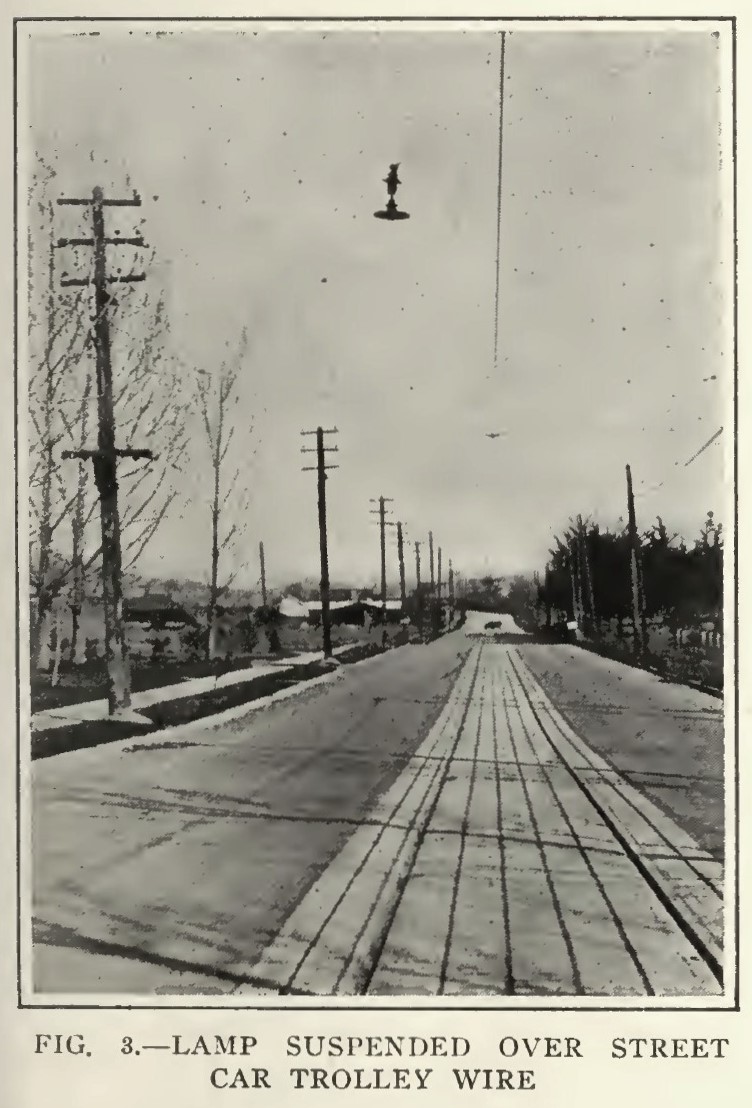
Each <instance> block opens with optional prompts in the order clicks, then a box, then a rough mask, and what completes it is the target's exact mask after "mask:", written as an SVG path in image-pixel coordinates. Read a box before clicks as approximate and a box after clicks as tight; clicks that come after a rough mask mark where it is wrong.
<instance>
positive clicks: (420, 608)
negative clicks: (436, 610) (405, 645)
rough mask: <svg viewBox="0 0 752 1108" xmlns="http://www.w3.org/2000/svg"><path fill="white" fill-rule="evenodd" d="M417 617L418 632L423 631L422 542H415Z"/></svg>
mask: <svg viewBox="0 0 752 1108" xmlns="http://www.w3.org/2000/svg"><path fill="white" fill-rule="evenodd" d="M415 617H416V619H417V621H418V632H419V633H420V634H422V632H423V597H422V595H421V591H420V543H419V542H417V541H416V543H415Z"/></svg>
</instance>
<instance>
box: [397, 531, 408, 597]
mask: <svg viewBox="0 0 752 1108" xmlns="http://www.w3.org/2000/svg"><path fill="white" fill-rule="evenodd" d="M397 555H398V557H399V574H400V601H401V602H402V610H403V612H404V609H405V601H406V600H407V589H406V588H405V547H404V545H403V541H402V523H401V522H398V523H397Z"/></svg>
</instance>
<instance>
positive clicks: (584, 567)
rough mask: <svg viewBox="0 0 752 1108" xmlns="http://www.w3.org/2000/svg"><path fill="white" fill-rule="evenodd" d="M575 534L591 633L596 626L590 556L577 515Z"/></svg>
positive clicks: (580, 518)
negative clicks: (577, 541)
mask: <svg viewBox="0 0 752 1108" xmlns="http://www.w3.org/2000/svg"><path fill="white" fill-rule="evenodd" d="M577 536H578V540H579V556H580V569H581V574H582V590H583V599H587V608H588V618H587V623H588V630H589V632H590V634H591V635H592V634H593V633H594V632H595V628H596V615H595V593H594V590H593V575H592V573H591V571H590V557H589V554H588V548H587V533H586V528H585V524H584V523H583V522H582V516H577Z"/></svg>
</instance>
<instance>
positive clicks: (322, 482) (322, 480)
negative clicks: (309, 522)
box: [300, 427, 339, 658]
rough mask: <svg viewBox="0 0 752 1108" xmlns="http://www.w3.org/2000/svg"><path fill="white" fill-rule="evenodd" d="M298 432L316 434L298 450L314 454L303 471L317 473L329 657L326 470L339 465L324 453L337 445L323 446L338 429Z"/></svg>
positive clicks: (324, 621)
mask: <svg viewBox="0 0 752 1108" xmlns="http://www.w3.org/2000/svg"><path fill="white" fill-rule="evenodd" d="M300 433H301V435H315V436H316V446H315V447H307V446H302V447H301V448H300V452H301V454H313V453H315V454H316V465H315V466H303V472H304V473H308V472H311V471H312V470H314V471H315V472H316V473H317V474H318V502H319V550H320V554H321V584H320V588H319V596H320V598H321V630H322V634H323V637H324V657H325V658H331V656H332V626H331V615H330V611H329V550H328V546H327V535H326V482H327V476H326V470H327V469H339V466H337V465H331V466H329V465H327V464H326V454H327V453H335V452H336V451H338V449H339V447H337V446H324V435H336V434H338V431H337V428H336V427H331V428H329V429H328V430H324V428H323V427H317V428H316V430H315V431H301V432H300Z"/></svg>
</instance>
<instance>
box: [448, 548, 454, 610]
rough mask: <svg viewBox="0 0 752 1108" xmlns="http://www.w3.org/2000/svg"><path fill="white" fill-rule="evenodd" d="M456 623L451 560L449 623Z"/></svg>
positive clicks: (450, 564) (450, 562)
mask: <svg viewBox="0 0 752 1108" xmlns="http://www.w3.org/2000/svg"><path fill="white" fill-rule="evenodd" d="M453 621H454V570H453V569H452V559H451V558H450V559H449V622H450V623H452V622H453Z"/></svg>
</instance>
